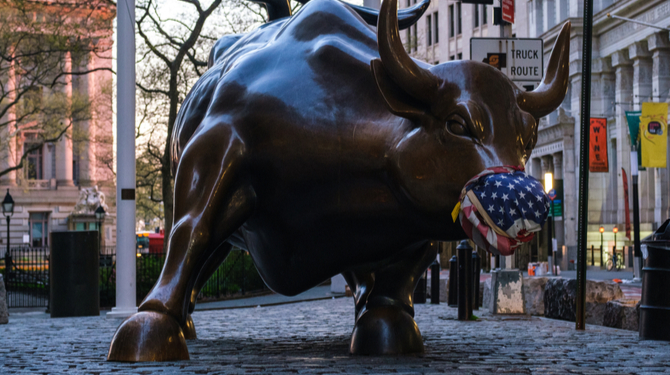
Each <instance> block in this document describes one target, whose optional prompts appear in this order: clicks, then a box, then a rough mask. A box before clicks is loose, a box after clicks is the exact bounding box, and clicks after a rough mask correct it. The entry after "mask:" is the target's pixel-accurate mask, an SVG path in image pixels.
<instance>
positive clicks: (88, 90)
mask: <svg viewBox="0 0 670 375" xmlns="http://www.w3.org/2000/svg"><path fill="white" fill-rule="evenodd" d="M95 63H96V60H95V54H94V53H93V52H87V53H86V55H85V56H82V59H81V61H80V64H79V70H80V71H91V70H93V69H95ZM95 81H96V75H95V73H89V74H86V75H84V76H81V77H80V78H79V85H78V89H79V94H80V95H82V96H83V97H84V98H85V99H84V100H87V101H88V102H89V103H90V108H89V116H90V117H89V119H88V120H85V121H82V122H81V123H79V124H77V125H78V130H79V132H80V133H81V134H82V137H81V145H80V146H81V148H80V152H79V163H80V165H79V184H80V185H81V186H93V185H95V181H96V175H95V167H96V156H95V155H96V153H95V152H96V142H95V139H96V134H97V133H96V125H97V124H96V121H95V118H96V111H95V110H96V107H95V102H96V100H97V99H99V98H97V91H96V82H95Z"/></svg>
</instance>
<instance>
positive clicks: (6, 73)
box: [0, 0, 115, 177]
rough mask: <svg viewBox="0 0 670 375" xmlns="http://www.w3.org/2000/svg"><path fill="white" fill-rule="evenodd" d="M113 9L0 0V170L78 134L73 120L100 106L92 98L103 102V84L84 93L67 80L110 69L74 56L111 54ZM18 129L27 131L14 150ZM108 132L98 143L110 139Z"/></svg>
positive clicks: (101, 4) (94, 0)
mask: <svg viewBox="0 0 670 375" xmlns="http://www.w3.org/2000/svg"><path fill="white" fill-rule="evenodd" d="M114 12H115V5H114V3H112V2H110V1H108V0H89V1H87V2H67V3H54V2H46V1H29V0H0V162H4V163H2V164H0V166H2V167H0V177H2V176H4V175H7V174H9V173H11V172H12V171H17V170H21V169H22V168H24V165H23V164H24V161H25V159H26V157H27V156H28V155H29V154H30V153H31V152H33V151H35V150H37V149H39V148H40V147H43V145H44V144H45V143H53V142H57V141H59V140H60V139H61V138H62V137H63V136H68V137H72V138H73V142H77V139H81V138H82V137H86V134H84V132H81V131H75V130H73V127H74V126H73V125H74V124H76V123H78V122H84V121H88V120H90V119H91V117H92V116H94V112H95V111H94V110H93V108H94V107H95V106H96V105H99V107H101V108H103V107H104V106H105V105H104V103H100V102H99V101H100V100H103V101H105V100H106V101H108V102H109V103H110V104H111V96H109V95H111V92H110V91H109V90H107V89H103V90H100V96H98V97H90V96H85V95H80V94H79V93H76V92H69V91H68V87H67V86H68V84H69V83H70V82H71V81H72V79H73V78H74V79H76V78H77V77H81V76H85V75H87V74H89V73H93V72H96V71H99V70H108V71H111V68H105V67H97V68H89V67H88V66H87V65H86V64H83V66H82V61H85V59H86V58H88V57H90V56H95V58H98V59H111V47H112V45H111V42H109V41H111V35H112V20H113V18H114ZM103 96H105V98H103ZM26 131H30V132H31V134H34V135H35V137H34V138H33V139H31V140H30V146H29V147H24V149H23V151H22V152H17V151H16V149H15V147H16V144H17V143H16V140H17V137H20V136H21V135H22V134H24V133H25V132H26ZM101 134H102V133H101ZM102 138H104V137H102V136H101V139H102ZM108 138H109V137H106V138H105V139H104V142H108V143H111V139H108ZM86 141H87V142H88V141H90V140H86ZM102 159H104V158H102Z"/></svg>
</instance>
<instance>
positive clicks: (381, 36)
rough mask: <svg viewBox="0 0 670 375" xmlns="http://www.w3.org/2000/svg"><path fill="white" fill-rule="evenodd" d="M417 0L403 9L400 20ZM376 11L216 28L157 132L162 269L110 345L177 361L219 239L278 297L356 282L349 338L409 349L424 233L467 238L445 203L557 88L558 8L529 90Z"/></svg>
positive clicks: (328, 9)
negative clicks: (169, 126)
mask: <svg viewBox="0 0 670 375" xmlns="http://www.w3.org/2000/svg"><path fill="white" fill-rule="evenodd" d="M426 4H427V3H424V4H419V6H417V8H415V9H414V10H409V11H406V12H405V13H403V14H401V19H403V20H404V22H405V26H406V25H407V24H408V23H409V24H411V23H412V22H415V21H416V19H417V18H418V17H419V16H420V13H422V12H423V10H425V5H426ZM421 7H423V10H422V9H419V8H421ZM285 8H286V7H284V9H285ZM277 12H278V13H279V14H278V15H277V14H276V13H277ZM366 12H367V13H366ZM412 12H413V13H412ZM270 14H271V18H278V17H279V16H286V15H287V14H286V11H285V10H284V11H283V12H282V11H277V10H276V9H275V13H272V12H270ZM273 14H274V16H273ZM403 17H404V18H403ZM376 18H377V15H376V14H375V13H374V12H369V11H365V10H360V9H359V10H357V9H355V8H352V7H350V6H349V5H347V4H344V3H341V2H338V1H335V0H313V1H312V2H309V3H307V4H306V5H305V6H304V7H303V8H302V9H301V10H300V11H299V12H298V13H297V14H295V15H293V16H291V17H286V18H282V19H277V20H275V21H273V22H271V23H268V24H265V25H263V26H261V27H260V28H259V29H257V30H256V31H254V32H251V33H249V34H246V35H238V36H232V37H225V38H223V39H222V40H221V41H219V43H217V45H216V47H215V48H214V50H213V51H212V54H211V56H210V64H211V67H210V69H209V70H208V72H207V73H206V74H205V75H203V77H202V78H201V79H200V80H199V81H198V83H197V84H196V85H195V86H194V88H193V90H192V91H191V93H190V94H189V95H188V97H187V98H186V100H185V102H184V104H183V105H182V107H181V109H180V113H179V116H178V120H177V125H176V126H175V131H174V133H173V136H172V149H173V155H174V157H175V159H174V164H175V166H176V174H175V186H174V191H175V194H174V196H175V200H174V228H173V230H172V233H171V234H170V237H169V242H168V256H167V259H166V261H165V265H164V267H163V271H162V273H161V275H160V278H159V280H158V281H157V282H156V285H155V286H154V287H153V289H152V290H151V292H149V294H148V295H147V297H146V298H145V299H144V301H143V302H142V303H141V305H140V306H139V312H138V313H137V314H135V315H133V316H131V317H130V318H128V319H127V320H126V321H124V322H123V323H122V324H121V326H120V327H119V328H118V330H117V332H116V334H115V335H114V338H113V339H112V343H111V346H110V350H109V354H108V360H115V361H166V360H181V359H188V358H189V354H188V350H187V346H186V341H185V337H186V338H188V337H194V336H195V330H194V327H193V322H192V320H191V318H190V313H191V312H192V311H193V309H194V306H195V298H196V296H197V295H198V293H199V291H200V288H201V287H202V286H203V284H204V283H205V282H206V281H207V280H208V279H209V277H210V276H211V275H212V273H213V272H214V271H215V270H216V269H217V267H218V266H219V265H220V264H221V263H222V262H223V260H224V259H225V258H226V256H227V255H228V253H229V252H230V250H231V248H232V247H233V246H237V247H239V248H241V249H245V250H248V251H249V253H250V254H251V257H252V258H253V260H254V263H255V264H256V267H257V269H258V271H259V273H260V275H261V276H262V278H263V280H264V281H265V283H266V284H267V285H268V286H269V287H270V288H271V289H272V290H274V291H276V292H278V293H281V294H285V295H295V294H298V293H301V292H303V291H305V290H307V289H309V288H312V287H314V286H316V285H318V284H319V283H321V282H323V281H324V280H327V279H328V278H330V277H332V276H334V275H337V274H339V273H342V274H343V275H344V277H345V279H346V281H347V283H348V284H349V286H350V287H351V289H352V291H353V292H354V301H355V325H354V329H353V333H352V339H351V346H350V351H351V353H353V354H370V355H380V354H411V353H421V352H423V350H424V347H423V342H422V337H421V333H420V332H419V329H418V327H417V324H416V322H415V321H414V318H413V317H414V308H413V303H412V293H413V291H414V288H415V286H416V283H417V281H418V279H419V278H420V277H421V275H422V274H423V272H424V270H425V269H426V268H427V267H428V265H429V264H430V263H431V262H432V261H433V260H434V259H435V257H436V250H435V248H434V247H430V246H426V245H427V243H428V242H429V241H435V240H436V241H453V240H459V239H463V238H465V237H466V236H465V233H464V231H463V229H462V228H461V226H460V225H459V224H458V223H454V220H452V217H451V212H452V209H453V208H454V206H455V205H456V204H457V202H458V200H459V194H460V192H461V189H462V188H463V186H464V184H465V183H466V182H467V181H468V180H469V179H470V178H472V177H473V176H475V175H476V174H478V173H479V172H481V171H482V170H484V169H486V168H488V167H494V166H502V165H516V166H518V165H524V163H525V161H526V160H527V158H528V157H529V155H530V153H531V152H532V150H533V147H534V145H535V142H536V139H537V121H538V120H539V118H541V117H543V116H545V115H547V114H549V113H550V112H551V111H553V110H554V109H556V108H557V107H558V105H559V104H560V103H561V102H562V100H563V98H564V96H565V94H566V91H567V86H568V53H569V34H570V24H569V23H567V24H566V25H565V26H564V27H563V29H562V30H561V32H560V35H559V36H558V37H557V40H556V44H555V46H554V49H553V52H552V54H551V58H550V61H549V64H548V67H547V71H546V75H545V77H544V80H543V82H542V84H541V85H540V86H539V87H538V88H537V89H536V90H534V91H532V92H526V91H523V90H520V89H519V88H518V87H517V86H516V85H515V84H514V83H513V82H512V81H511V80H509V79H508V78H507V77H506V76H505V75H504V74H503V73H501V72H500V71H499V70H498V69H495V68H494V67H491V66H489V65H486V64H483V63H480V62H475V61H450V62H448V63H442V64H439V65H435V66H432V65H428V64H426V63H423V62H420V61H417V60H414V59H412V58H411V57H409V56H408V55H407V53H406V52H405V50H404V48H403V45H402V43H401V40H400V36H399V31H398V29H399V26H398V13H397V0H385V1H384V2H383V4H382V7H381V10H380V11H379V17H378V21H377V28H375V27H373V26H369V25H368V22H371V21H370V20H372V21H375V20H376Z"/></svg>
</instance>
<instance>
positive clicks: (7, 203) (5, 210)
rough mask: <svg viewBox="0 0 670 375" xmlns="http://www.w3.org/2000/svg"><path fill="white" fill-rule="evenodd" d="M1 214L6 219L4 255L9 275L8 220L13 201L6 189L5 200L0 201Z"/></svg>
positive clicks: (10, 261) (10, 262) (10, 257)
mask: <svg viewBox="0 0 670 375" xmlns="http://www.w3.org/2000/svg"><path fill="white" fill-rule="evenodd" d="M2 214H3V215H5V218H6V219H7V252H6V253H5V272H7V273H9V271H10V266H11V264H12V256H11V255H9V220H10V218H11V217H12V215H14V199H12V196H11V195H10V194H9V189H7V195H5V199H3V200H2Z"/></svg>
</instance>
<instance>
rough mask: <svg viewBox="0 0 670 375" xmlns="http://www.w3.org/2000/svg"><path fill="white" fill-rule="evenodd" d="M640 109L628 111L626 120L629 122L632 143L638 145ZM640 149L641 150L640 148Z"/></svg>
mask: <svg viewBox="0 0 670 375" xmlns="http://www.w3.org/2000/svg"><path fill="white" fill-rule="evenodd" d="M640 116H642V112H640V111H626V122H627V123H628V134H629V135H630V145H631V146H638V145H639V143H638V141H639V140H640V139H639V135H640ZM638 150H640V149H639V148H638Z"/></svg>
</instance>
